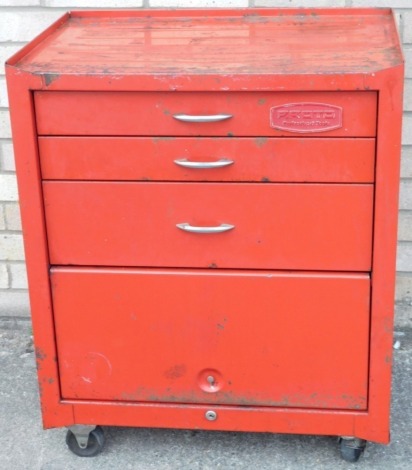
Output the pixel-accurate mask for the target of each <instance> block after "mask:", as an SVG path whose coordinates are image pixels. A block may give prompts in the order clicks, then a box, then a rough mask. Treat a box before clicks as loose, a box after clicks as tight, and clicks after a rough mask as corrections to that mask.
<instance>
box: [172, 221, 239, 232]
mask: <svg viewBox="0 0 412 470" xmlns="http://www.w3.org/2000/svg"><path fill="white" fill-rule="evenodd" d="M176 227H177V228H180V230H184V231H185V232H190V233H222V232H227V231H228V230H232V229H233V228H235V226H234V225H230V224H220V225H219V226H217V227H195V226H194V225H190V224H189V223H187V222H185V223H182V224H176Z"/></svg>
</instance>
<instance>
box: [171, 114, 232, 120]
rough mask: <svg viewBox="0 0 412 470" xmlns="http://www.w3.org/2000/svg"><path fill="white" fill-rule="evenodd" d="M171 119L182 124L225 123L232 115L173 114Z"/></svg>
mask: <svg viewBox="0 0 412 470" xmlns="http://www.w3.org/2000/svg"><path fill="white" fill-rule="evenodd" d="M173 117H174V118H175V119H177V120H178V121H183V122H218V121H225V120H226V119H230V118H231V117H233V115H232V114H210V115H204V116H202V115H199V116H195V115H191V114H173Z"/></svg>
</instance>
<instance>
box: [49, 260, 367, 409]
mask: <svg viewBox="0 0 412 470" xmlns="http://www.w3.org/2000/svg"><path fill="white" fill-rule="evenodd" d="M51 284H52V291H53V301H54V315H55V326H56V337H57V347H58V361H59V370H60V378H61V390H62V395H63V397H64V398H68V399H102V400H123V401H145V402H159V401H160V402H179V403H220V404H241V405H265V406H266V405H268V406H282V407H311V408H337V409H339V408H341V409H365V408H366V405H367V373H368V335H369V324H368V322H369V291H370V282H369V278H368V276H367V275H361V274H359V275H356V274H348V275H344V274H342V275H340V274H308V273H292V272H288V273H286V272H250V271H238V272H236V271H234V272H233V271H225V272H221V271H204V270H197V271H196V270H188V271H184V272H181V271H178V270H156V269H154V270H130V269H123V270H120V269H110V270H103V269H100V270H99V269H70V268H66V269H53V270H52V274H51Z"/></svg>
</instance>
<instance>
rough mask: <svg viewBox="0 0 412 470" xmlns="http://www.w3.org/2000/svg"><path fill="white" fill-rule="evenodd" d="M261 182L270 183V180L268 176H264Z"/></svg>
mask: <svg viewBox="0 0 412 470" xmlns="http://www.w3.org/2000/svg"><path fill="white" fill-rule="evenodd" d="M261 181H262V183H270V179H269V178H268V177H267V176H263V178H262V179H261Z"/></svg>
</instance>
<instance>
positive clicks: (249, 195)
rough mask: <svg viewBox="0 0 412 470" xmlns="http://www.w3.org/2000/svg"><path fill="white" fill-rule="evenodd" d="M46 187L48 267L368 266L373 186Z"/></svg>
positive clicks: (91, 184)
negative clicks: (49, 265) (51, 265)
mask: <svg viewBox="0 0 412 470" xmlns="http://www.w3.org/2000/svg"><path fill="white" fill-rule="evenodd" d="M43 189H44V204H45V215H46V225H47V232H48V240H49V252H50V261H51V263H52V264H54V265H94V266H150V267H212V268H216V267H218V268H252V269H253V268H255V269H296V270H298V269H301V270H337V271H345V270H346V271H368V270H370V267H371V252H372V218H373V186H372V185H367V184H350V185H347V184H259V183H256V184H254V183H244V184H219V183H132V182H64V181H63V182H62V181H46V182H44V183H43ZM178 224H179V225H180V227H178V226H177V225H178ZM182 224H187V225H182ZM227 226H231V228H230V229H229V230H226V231H222V230H223V229H227V228H228V227H227ZM210 228H211V229H213V230H212V231H213V232H215V233H198V232H205V231H208V229H210ZM187 230H189V231H187ZM192 230H194V232H195V233H193V232H192Z"/></svg>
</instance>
